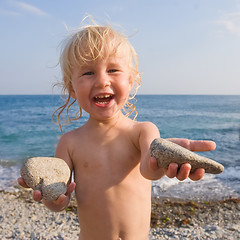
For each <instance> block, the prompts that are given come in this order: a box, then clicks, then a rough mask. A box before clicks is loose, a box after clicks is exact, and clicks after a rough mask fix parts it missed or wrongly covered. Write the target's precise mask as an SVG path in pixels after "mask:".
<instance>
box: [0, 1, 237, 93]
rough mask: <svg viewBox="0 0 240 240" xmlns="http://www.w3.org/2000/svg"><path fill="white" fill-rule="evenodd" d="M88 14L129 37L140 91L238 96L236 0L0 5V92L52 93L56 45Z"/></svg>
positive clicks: (56, 76) (56, 71) (58, 75)
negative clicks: (137, 62)
mask: <svg viewBox="0 0 240 240" xmlns="http://www.w3.org/2000/svg"><path fill="white" fill-rule="evenodd" d="M87 15H91V16H92V17H93V18H94V20H95V21H96V22H97V23H99V24H103V25H104V24H108V23H110V24H111V25H112V26H113V27H114V28H115V29H116V30H118V31H121V32H122V33H124V34H125V35H127V36H129V41H130V42H131V43H132V45H133V46H134V48H135V50H136V51H137V53H138V56H139V62H140V67H139V69H140V72H141V74H142V86H141V88H140V90H139V93H140V94H238V95H239V94H240V0H147V1H146V0H115V1H112V0H99V1H98V0H89V1H85V0H50V1H49V0H41V1H39V0H21V1H18V0H0V29H1V31H0V94H58V93H59V92H60V90H59V89H57V88H54V89H53V85H54V83H56V82H58V81H60V80H61V71H60V68H59V65H58V59H59V54H60V43H61V41H62V40H63V39H64V38H66V37H67V35H68V31H69V30H70V31H73V30H74V29H76V28H78V27H80V26H82V25H81V24H82V20H83V19H84V17H86V16H87ZM68 29H69V30H68Z"/></svg>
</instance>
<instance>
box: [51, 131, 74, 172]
mask: <svg viewBox="0 0 240 240" xmlns="http://www.w3.org/2000/svg"><path fill="white" fill-rule="evenodd" d="M77 135H78V133H77V129H76V130H73V131H69V132H67V133H65V134H63V135H62V136H61V137H60V139H59V141H58V144H57V148H56V152H55V157H58V158H62V159H63V160H65V161H66V162H67V164H68V165H69V167H70V169H72V168H73V165H72V157H71V155H72V154H71V153H72V151H73V149H72V148H73V146H74V141H75V139H76V136H77Z"/></svg>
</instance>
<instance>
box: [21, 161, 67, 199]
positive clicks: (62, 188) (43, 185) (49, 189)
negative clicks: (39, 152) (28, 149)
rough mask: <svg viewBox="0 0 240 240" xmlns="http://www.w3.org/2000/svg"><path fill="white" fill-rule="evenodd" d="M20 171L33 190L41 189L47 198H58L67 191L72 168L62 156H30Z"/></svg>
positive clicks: (44, 197)
mask: <svg viewBox="0 0 240 240" xmlns="http://www.w3.org/2000/svg"><path fill="white" fill-rule="evenodd" d="M20 172H21V176H22V178H23V179H24V181H25V182H26V184H27V185H28V186H29V187H31V188H32V189H33V190H40V191H41V193H42V196H43V199H45V200H48V201H53V200H56V199H57V198H58V197H59V196H60V195H61V194H65V193H66V191H67V182H68V180H69V178H70V169H69V167H68V165H67V164H66V162H65V161H64V160H62V159H60V158H53V157H35V158H30V159H28V160H27V161H26V162H25V163H24V164H23V166H22V168H21V171H20Z"/></svg>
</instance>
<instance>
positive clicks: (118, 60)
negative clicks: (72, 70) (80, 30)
mask: <svg viewBox="0 0 240 240" xmlns="http://www.w3.org/2000/svg"><path fill="white" fill-rule="evenodd" d="M101 63H104V64H105V65H107V66H128V65H129V64H128V58H127V56H126V55H124V54H115V55H110V56H107V57H105V58H97V59H92V60H89V61H79V62H78V63H77V64H75V66H76V67H78V68H88V67H94V66H97V65H98V64H101Z"/></svg>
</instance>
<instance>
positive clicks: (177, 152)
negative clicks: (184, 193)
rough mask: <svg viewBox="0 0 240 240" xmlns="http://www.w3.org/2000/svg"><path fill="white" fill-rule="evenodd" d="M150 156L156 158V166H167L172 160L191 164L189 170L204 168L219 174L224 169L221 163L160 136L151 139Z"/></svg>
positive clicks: (206, 170) (180, 163) (207, 171)
mask: <svg viewBox="0 0 240 240" xmlns="http://www.w3.org/2000/svg"><path fill="white" fill-rule="evenodd" d="M150 153H151V156H152V157H154V158H156V159H157V162H158V166H159V167H164V168H167V167H168V166H169V164H170V163H172V162H174V163H177V164H179V165H182V164H183V163H189V164H191V166H192V168H191V172H194V171H195V170H196V169H197V168H204V169H205V172H206V173H212V174H219V173H221V172H223V171H224V167H223V165H221V164H219V163H217V162H216V161H214V160H211V159H209V158H206V157H202V156H199V155H198V154H196V153H194V152H191V151H189V150H188V149H186V148H183V147H181V146H179V145H177V144H175V143H172V142H170V141H168V140H165V139H162V138H156V139H154V140H153V142H152V143H151V146H150Z"/></svg>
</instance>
